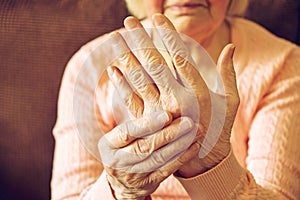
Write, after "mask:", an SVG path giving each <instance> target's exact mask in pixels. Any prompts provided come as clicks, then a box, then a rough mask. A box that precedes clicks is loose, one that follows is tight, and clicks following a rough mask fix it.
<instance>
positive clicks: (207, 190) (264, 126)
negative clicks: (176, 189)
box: [178, 49, 300, 199]
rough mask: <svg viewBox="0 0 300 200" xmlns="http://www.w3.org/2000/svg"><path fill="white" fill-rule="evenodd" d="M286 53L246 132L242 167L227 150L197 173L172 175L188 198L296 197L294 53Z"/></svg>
mask: <svg viewBox="0 0 300 200" xmlns="http://www.w3.org/2000/svg"><path fill="white" fill-rule="evenodd" d="M299 52H300V51H299V49H296V50H295V51H292V52H291V53H290V55H289V56H288V57H287V59H286V61H285V63H284V67H283V68H282V70H280V72H279V73H278V74H277V75H276V76H274V80H273V82H272V84H271V86H270V87H269V89H268V91H267V92H266V93H265V95H264V97H263V98H262V99H261V101H260V103H259V106H258V108H257V111H256V114H255V117H254V119H253V122H252V124H251V128H250V131H249V142H248V155H247V158H246V164H247V169H244V168H242V167H241V165H240V164H239V163H238V162H237V160H236V158H235V156H234V154H233V153H232V152H231V153H230V154H229V156H228V157H227V158H226V159H224V160H223V161H222V162H221V163H220V164H218V165H217V166H216V167H215V168H213V169H211V170H209V171H207V172H206V173H204V174H201V175H199V176H197V177H193V178H189V179H183V178H178V179H179V181H180V182H181V184H182V185H183V186H184V188H185V189H186V190H187V192H188V193H189V195H190V196H191V199H199V198H200V197H201V198H203V199H299V198H300V165H299V162H300V152H299V148H298V143H299V141H300V135H299V131H300V127H299V117H300V93H299V88H300V53H299Z"/></svg>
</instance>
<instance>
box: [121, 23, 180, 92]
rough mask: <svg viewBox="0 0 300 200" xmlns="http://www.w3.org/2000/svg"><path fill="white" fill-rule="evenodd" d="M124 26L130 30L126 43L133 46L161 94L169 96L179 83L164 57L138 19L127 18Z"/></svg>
mask: <svg viewBox="0 0 300 200" xmlns="http://www.w3.org/2000/svg"><path fill="white" fill-rule="evenodd" d="M124 25H125V28H126V29H127V30H129V32H128V35H127V38H128V39H127V40H126V42H127V41H128V42H131V43H132V44H129V46H131V49H134V54H135V55H136V57H137V58H138V60H139V62H140V63H141V64H142V66H143V68H144V69H145V70H146V72H147V73H148V75H149V76H150V77H151V78H152V80H153V81H154V82H155V84H156V86H157V87H158V89H159V91H160V93H163V94H167V93H168V91H169V90H170V88H171V87H170V86H174V85H178V83H177V81H176V79H175V78H174V76H173V75H172V73H171V71H170V69H169V67H168V65H167V63H166V62H165V60H164V58H163V56H162V55H161V54H160V53H159V51H158V50H157V48H156V47H155V46H154V44H153V42H152V40H151V39H150V37H149V36H148V34H147V32H146V31H145V29H144V28H143V26H142V24H141V23H140V22H139V20H138V19H136V18H134V17H127V18H126V19H125V20H124ZM123 36H124V35H123Z"/></svg>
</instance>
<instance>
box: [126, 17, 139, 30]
mask: <svg viewBox="0 0 300 200" xmlns="http://www.w3.org/2000/svg"><path fill="white" fill-rule="evenodd" d="M136 20H137V19H135V18H134V17H127V18H126V19H125V21H124V25H125V27H126V28H129V29H133V28H136V27H137V26H138V23H137V21H136Z"/></svg>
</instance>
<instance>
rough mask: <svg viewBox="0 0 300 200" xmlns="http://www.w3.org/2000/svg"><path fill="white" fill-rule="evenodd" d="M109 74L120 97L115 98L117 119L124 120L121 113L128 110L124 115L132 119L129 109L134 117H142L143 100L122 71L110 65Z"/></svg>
mask: <svg viewBox="0 0 300 200" xmlns="http://www.w3.org/2000/svg"><path fill="white" fill-rule="evenodd" d="M107 74H108V76H109V78H110V80H111V81H112V83H113V85H114V86H115V88H116V90H117V93H118V96H119V97H120V99H119V98H113V112H114V114H115V115H114V117H115V118H117V120H115V121H116V122H118V123H121V122H123V121H124V120H125V119H123V120H121V119H120V116H119V115H120V114H123V113H124V112H126V113H124V114H123V115H126V116H123V117H124V118H126V119H132V117H131V116H128V114H127V111H128V110H129V111H130V113H131V114H132V115H133V116H134V117H136V118H139V117H141V116H142V115H143V109H144V105H143V100H142V99H141V98H140V97H139V96H138V95H137V94H136V93H135V92H134V91H133V90H132V89H131V87H130V85H129V84H128V82H127V81H126V79H125V78H124V77H123V75H122V73H121V72H120V71H119V70H118V68H116V67H108V68H107ZM120 104H121V105H120ZM118 113H120V114H118ZM118 119H119V120H118Z"/></svg>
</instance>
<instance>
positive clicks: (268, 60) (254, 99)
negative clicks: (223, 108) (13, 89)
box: [52, 19, 300, 200]
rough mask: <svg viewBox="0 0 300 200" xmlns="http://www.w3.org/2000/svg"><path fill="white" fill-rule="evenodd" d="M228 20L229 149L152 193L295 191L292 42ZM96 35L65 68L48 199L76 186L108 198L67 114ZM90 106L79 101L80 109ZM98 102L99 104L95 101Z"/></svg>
mask: <svg viewBox="0 0 300 200" xmlns="http://www.w3.org/2000/svg"><path fill="white" fill-rule="evenodd" d="M229 21H230V25H231V34H232V42H233V43H234V44H235V46H236V51H235V55H234V65H235V68H236V71H237V79H238V89H239V94H240V98H241V104H240V107H239V110H238V114H237V118H236V121H235V124H234V128H233V133H232V140H231V142H232V152H231V153H230V154H229V155H228V157H227V158H226V159H225V160H223V161H222V162H221V163H220V164H219V165H217V166H216V167H215V168H213V169H211V170H209V171H207V172H206V173H204V174H201V175H199V176H197V177H193V178H190V179H182V178H177V179H176V178H174V177H173V176H170V177H169V178H168V179H167V180H165V181H164V182H163V183H162V184H161V185H160V187H159V188H158V189H157V191H156V192H155V193H154V194H153V195H152V199H168V200H169V199H195V200H200V199H204V200H206V199H299V198H300V164H299V163H300V153H299V150H298V149H299V148H298V143H299V141H300V135H299V132H300V127H299V122H298V120H299V117H300V93H299V88H300V49H299V47H297V46H295V45H292V44H291V43H289V42H286V41H284V40H282V39H279V38H276V37H275V36H273V35H271V34H270V33H269V32H267V31H266V30H264V29H263V28H261V27H260V26H258V25H256V24H254V23H252V22H249V21H246V20H243V19H229ZM101 41H102V38H98V39H96V40H94V41H92V42H91V43H89V44H87V45H86V46H84V47H83V48H82V49H81V50H80V51H79V52H78V53H77V54H76V55H75V56H74V57H73V58H72V60H71V61H70V63H69V65H68V68H67V70H66V71H65V75H64V79H63V82H62V87H61V91H60V99H59V105H58V106H59V108H58V119H57V124H56V127H55V129H54V136H55V138H56V149H55V157H54V169H53V179H52V198H54V199H67V198H71V197H76V196H79V195H80V194H81V195H82V198H87V199H111V198H112V196H111V190H110V187H109V185H108V183H107V180H106V178H105V174H102V176H101V173H102V170H103V167H102V166H101V164H100V162H98V161H97V160H95V159H94V158H93V157H92V156H91V155H90V154H89V153H88V152H87V151H86V150H84V148H83V147H82V144H81V143H80V141H79V139H78V138H77V135H76V134H75V133H76V124H75V122H74V119H73V117H74V115H73V101H72V98H73V92H74V83H75V80H76V77H77V74H78V71H79V69H80V66H82V65H83V63H84V62H85V59H86V57H87V56H89V55H90V54H91V53H90V52H92V51H93V49H94V47H96V46H97V45H98V44H100V43H101ZM94 59H95V61H97V58H94ZM86 76H87V80H89V78H93V74H92V73H88V72H87V74H86ZM81 87H82V88H81V89H82V91H86V90H88V91H89V92H93V91H94V89H93V88H90V86H89V83H88V82H86V83H82V85H81ZM82 103H84V99H82ZM92 107H93V105H85V109H88V111H89V110H91V111H92V110H93V108H92ZM98 108H99V109H100V110H101V105H98ZM87 113H88V112H87ZM90 115H94V113H93V112H91V113H90ZM88 117H89V116H88V115H86V118H88ZM82 123H83V124H80V126H86V128H87V129H88V130H90V131H93V130H97V127H90V126H91V124H94V123H93V122H91V123H90V124H89V123H84V122H82ZM77 125H78V124H77ZM95 134H97V133H96V132H95ZM180 182H181V184H180ZM184 188H186V191H187V192H186V191H185V190H184Z"/></svg>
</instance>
